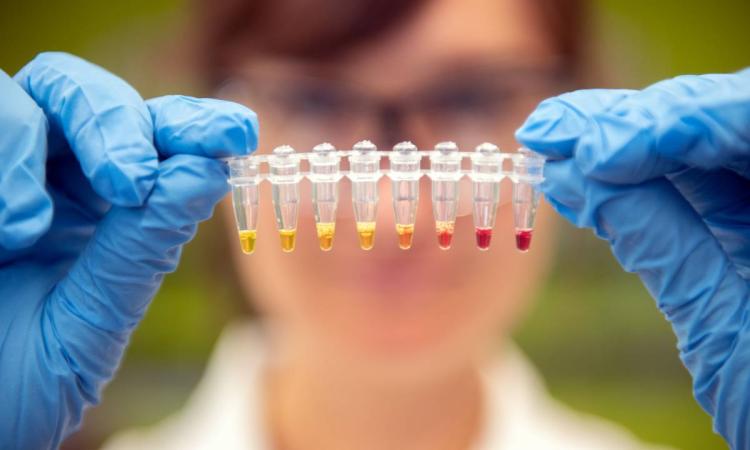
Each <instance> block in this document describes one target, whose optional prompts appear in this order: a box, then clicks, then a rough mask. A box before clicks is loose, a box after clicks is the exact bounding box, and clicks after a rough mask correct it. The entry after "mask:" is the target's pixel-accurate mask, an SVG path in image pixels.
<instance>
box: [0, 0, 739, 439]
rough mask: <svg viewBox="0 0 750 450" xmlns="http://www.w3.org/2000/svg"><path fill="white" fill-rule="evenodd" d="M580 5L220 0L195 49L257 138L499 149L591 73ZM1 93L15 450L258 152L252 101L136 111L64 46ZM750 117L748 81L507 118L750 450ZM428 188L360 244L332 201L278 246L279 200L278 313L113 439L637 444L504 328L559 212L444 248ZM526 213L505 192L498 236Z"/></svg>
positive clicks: (51, 417) (4, 317) (72, 417)
mask: <svg viewBox="0 0 750 450" xmlns="http://www.w3.org/2000/svg"><path fill="white" fill-rule="evenodd" d="M580 13H581V11H580V7H579V6H578V5H577V4H576V3H566V2H559V1H558V2H552V1H549V2H547V1H543V0H537V1H527V0H468V1H459V0H432V1H427V0H425V1H423V2H411V3H408V4H406V5H404V4H402V2H398V1H396V0H393V1H384V0H381V1H377V2H375V1H372V2H370V1H360V2H344V1H334V0H331V1H330V2H307V1H303V0H299V1H292V0H287V1H275V2H270V1H268V2H260V1H259V2H253V3H251V4H249V5H245V4H243V3H241V2H238V3H234V2H233V1H232V2H228V3H223V2H212V3H208V2H206V3H205V8H204V10H203V11H202V12H201V13H200V17H201V18H203V19H204V20H206V21H207V24H206V26H205V27H203V28H202V29H203V30H205V31H208V33H207V36H206V39H205V40H204V43H205V46H204V47H203V57H202V58H200V59H201V60H202V61H203V62H204V65H203V67H205V68H206V71H205V72H204V74H205V78H206V80H208V81H209V83H210V84H211V86H212V87H213V88H215V90H216V93H217V95H221V96H224V97H226V98H230V99H233V100H236V101H240V102H247V103H248V104H251V105H252V106H253V108H255V109H257V111H258V113H259V115H260V117H261V118H262V120H263V123H264V126H263V129H264V133H265V134H264V136H265V137H264V145H263V147H264V148H266V149H267V148H270V147H272V146H274V145H276V144H278V143H282V142H283V143H289V144H292V145H294V146H296V147H298V149H308V148H309V147H310V146H311V145H312V144H316V143H318V142H319V141H321V140H330V141H332V142H333V143H334V144H336V145H337V146H339V147H348V146H349V145H351V144H352V142H354V141H355V140H358V139H361V138H370V139H373V140H374V141H375V142H376V143H378V144H379V145H380V146H381V147H382V148H388V147H390V145H392V144H393V143H395V142H396V141H399V140H402V139H411V140H413V141H414V142H415V143H416V144H418V145H419V146H420V147H421V148H426V147H429V146H431V145H433V144H434V143H435V142H437V141H441V140H446V139H453V140H455V141H457V142H458V143H459V145H461V146H463V147H464V148H466V147H469V148H470V147H471V146H473V145H475V144H476V143H478V142H481V141H491V142H496V143H498V144H500V145H501V146H503V148H505V149H510V148H513V143H512V141H511V139H510V134H511V133H512V131H513V129H515V127H516V126H517V124H518V123H519V122H521V120H522V118H523V117H524V115H525V114H527V113H528V112H529V111H531V110H532V108H533V106H534V104H535V103H536V102H537V101H539V100H540V99H542V98H544V97H546V96H549V95H551V94H553V93H554V92H557V91H560V90H563V89H564V88H567V87H569V86H568V85H567V84H566V83H565V80H566V79H570V78H571V77H572V75H574V73H575V69H576V68H578V67H580V64H581V61H580V60H579V59H578V57H577V56H578V55H579V49H580V42H579V41H578V40H576V39H575V36H576V33H573V32H572V31H574V30H577V29H579V27H578V24H579V21H578V20H576V18H577V17H579V14H580ZM0 94H2V96H1V97H0V98H2V99H3V101H2V102H0V130H2V133H0V154H1V155H3V158H4V161H7V162H6V163H5V164H3V166H1V167H0V187H1V188H2V189H0V204H2V206H3V208H2V210H1V211H0V250H1V251H0V261H1V262H2V264H0V299H2V301H1V302H0V324H2V333H0V379H2V380H3V383H1V384H0V403H2V405H3V408H0V446H2V447H4V448H54V447H56V446H57V445H59V443H60V442H61V441H62V440H63V439H64V438H65V437H67V436H68V435H69V434H70V433H71V432H72V431H73V430H75V428H76V427H77V425H78V424H79V423H80V420H81V417H82V414H83V412H84V410H85V408H86V407H87V406H88V405H91V404H94V403H96V402H97V401H98V398H99V395H100V393H101V390H102V386H103V385H104V384H105V383H106V382H107V381H108V380H109V379H110V378H111V376H112V375H113V373H114V371H115V369H116V367H117V364H118V361H119V359H120V357H121V355H122V352H123V351H124V348H125V347H126V344H127V341H128V337H129V335H130V333H131V332H132V330H133V328H134V327H135V326H136V324H137V323H138V321H139V320H140V319H141V318H142V316H143V314H144V312H145V310H146V308H147V306H148V303H149V301H150V300H151V298H153V296H154V294H155V293H156V291H157V289H158V287H159V285H160V283H161V280H162V278H163V276H164V274H165V273H168V272H170V271H172V270H174V269H175V267H176V264H177V261H178V259H179V254H180V249H181V246H182V245H183V244H184V243H185V242H187V241H189V240H190V239H191V238H192V236H193V235H194V233H195V230H196V224H197V223H198V222H200V221H202V220H205V219H206V218H208V217H210V216H211V214H212V212H213V206H214V204H215V203H216V202H217V201H218V200H219V199H220V198H221V197H222V196H224V195H225V193H226V190H227V187H226V183H225V172H224V166H223V165H222V163H221V162H220V161H218V158H221V157H226V156H236V155H244V154H246V153H247V152H248V150H252V149H254V148H255V147H256V145H257V138H258V134H257V129H258V124H257V120H256V117H255V115H254V113H253V112H252V111H250V110H248V109H247V108H245V107H242V106H240V105H239V104H237V103H232V102H226V101H218V100H212V99H195V98H188V97H181V96H166V97H160V98H156V99H150V100H147V101H144V100H143V99H142V98H141V97H140V96H139V95H138V93H137V92H135V90H133V89H132V88H131V87H130V86H128V85H127V83H125V82H124V81H123V80H121V79H119V78H117V77H116V76H114V75H113V74H111V73H108V72H106V71H105V70H103V69H102V68H100V67H97V66H95V65H93V64H91V63H88V62H86V61H83V60H81V59H80V58H76V57H73V56H71V55H66V54H57V53H47V54H41V55H39V56H38V57H37V58H35V59H34V60H33V61H32V62H31V63H29V64H28V65H27V66H25V67H24V68H23V69H22V70H21V71H20V72H19V73H18V74H16V75H15V77H13V78H10V77H9V76H7V75H6V74H5V73H4V72H2V71H0ZM748 123H750V71H745V72H740V73H737V74H732V75H715V76H702V77H681V78H676V79H673V80H668V81H665V82H663V83H658V84H656V85H654V86H651V87H649V88H647V89H644V90H643V91H623V90H619V91H615V90H593V91H577V92H573V93H569V94H563V95H561V96H559V97H556V98H552V99H549V100H546V101H544V102H542V103H541V104H540V105H539V107H538V108H537V109H536V110H534V112H533V113H532V114H531V116H530V117H529V118H528V119H527V120H526V122H525V123H524V125H523V126H522V128H521V129H519V131H517V132H516V137H517V138H518V139H519V140H520V141H521V142H522V143H524V144H525V145H527V146H529V147H531V148H532V149H533V150H536V151H538V152H541V153H543V154H544V155H545V156H547V157H548V158H549V159H548V162H547V166H546V169H545V177H546V180H545V183H544V184H543V185H542V188H543V189H544V191H545V194H546V197H547V199H548V200H549V202H550V203H551V204H552V205H553V207H554V208H555V209H556V210H557V211H558V212H560V213H561V214H562V215H563V216H565V217H566V218H567V219H569V220H571V221H572V222H574V223H575V224H577V225H578V226H585V227H590V228H593V229H594V230H595V231H596V233H597V234H598V235H599V236H601V237H602V238H604V239H606V240H608V242H609V244H610V246H611V247H612V251H613V253H614V254H615V256H616V257H617V259H618V261H620V263H621V264H622V265H623V267H624V268H625V269H626V270H630V271H634V272H637V273H638V274H639V275H640V277H641V279H642V281H643V282H644V284H645V285H646V286H647V288H648V289H649V290H650V292H652V294H653V295H654V297H655V298H656V300H657V305H658V307H659V308H660V310H661V311H663V312H664V314H665V316H666V318H667V319H668V320H669V321H670V322H671V323H672V325H673V327H674V329H675V332H676V335H677V339H678V345H679V349H680V355H681V357H682V359H683V361H684V363H685V365H686V366H687V368H688V370H689V371H690V372H691V375H692V376H693V379H694V393H695V396H696V398H697V400H698V401H699V403H700V404H701V406H702V407H703V408H704V409H706V411H707V412H708V413H709V414H711V415H712V417H713V419H714V427H715V429H716V430H717V432H719V433H721V434H722V436H723V437H724V438H726V439H727V441H728V442H729V444H730V445H731V446H732V447H733V448H750V434H748V432H747V430H748V429H750V428H748V426H747V417H748V411H750V402H748V399H749V398H750V396H748V395H747V389H748V385H749V384H748V381H747V380H748V374H747V367H750V345H745V343H746V341H747V340H748V336H750V328H749V327H748V326H747V320H746V319H747V317H748V314H750V313H749V312H748V308H749V306H748V302H747V301H746V300H747V298H750V285H748V283H747V281H746V279H747V274H748V273H750V257H748V255H747V249H748V248H750V244H749V243H750V236H748V234H747V232H746V230H748V229H750V227H748V225H747V224H748V223H749V222H750V217H748V216H749V215H748V213H747V211H748V208H747V200H746V199H747V192H749V191H750V190H749V189H750V186H748V184H750V182H749V181H748V180H747V177H748V173H750V172H748V170H747V167H748V164H747V156H746V155H748V154H750V138H749V137H748V136H747V129H748V127H747V124H748ZM423 187H424V188H425V189H423V191H422V192H423V195H422V203H421V204H420V209H419V218H418V224H417V230H418V231H417V238H416V239H417V240H416V242H415V244H414V248H413V249H412V250H410V251H408V252H403V251H401V250H399V249H398V248H397V247H396V242H395V237H392V238H391V242H388V240H389V239H388V238H389V236H388V233H387V230H388V228H390V226H389V224H390V223H391V222H390V220H389V218H388V217H387V216H388V213H387V211H388V208H387V207H385V206H384V205H383V206H381V208H380V213H381V217H380V218H379V223H380V225H379V229H380V230H383V229H385V230H386V233H383V232H382V231H378V233H379V234H378V236H379V237H378V238H377V239H376V240H377V242H378V243H377V244H376V247H375V249H374V250H372V251H370V252H367V253H365V252H362V251H361V250H360V249H358V248H356V245H355V236H354V232H353V228H354V226H353V223H352V220H351V212H350V211H349V206H348V205H347V202H345V201H343V200H342V202H341V203H342V204H341V209H342V211H341V214H340V216H341V220H339V222H338V224H339V225H338V230H339V231H338V234H339V236H338V237H337V238H336V243H335V244H334V246H335V249H334V251H333V252H330V253H321V252H320V251H319V250H318V249H317V248H316V245H315V240H314V239H313V238H312V236H311V234H312V229H313V227H312V225H313V224H312V223H311V222H312V221H311V214H310V212H309V211H306V212H303V214H302V217H301V223H300V227H299V229H300V232H303V231H304V230H310V231H308V234H307V238H301V239H300V242H299V246H298V248H297V250H296V251H295V253H293V254H283V253H282V252H281V251H280V250H279V249H278V248H277V244H276V243H275V242H274V241H275V239H274V238H273V236H272V233H271V231H270V230H272V229H273V223H272V221H271V217H272V214H271V211H270V210H269V208H268V202H267V201H266V202H265V203H264V204H265V205H266V206H264V208H265V209H263V210H262V211H261V216H262V218H263V219H262V220H263V221H264V222H263V223H262V224H261V226H260V230H261V232H265V233H266V236H265V237H263V236H262V237H261V238H260V239H259V242H258V245H257V250H256V254H254V255H253V256H251V257H245V256H243V255H241V254H240V253H239V250H237V251H236V254H235V259H236V265H237V268H238V273H239V275H240V277H241V278H242V281H243V284H244V287H245V291H246V294H247V296H248V298H253V299H254V302H255V305H256V306H257V307H258V309H259V310H260V311H261V312H262V316H263V317H264V320H263V322H264V326H263V327H261V326H257V325H252V324H238V325H236V326H234V327H230V329H228V331H227V332H226V334H225V336H224V338H223V339H222V342H221V343H220V344H219V347H218V350H217V352H216V355H215V357H214V358H213V361H212V363H211V366H210V367H209V369H208V371H207V375H206V378H205V380H204V381H203V382H202V383H201V385H200V386H199V387H198V390H197V391H196V394H195V395H194V396H193V397H192V399H191V401H190V403H189V404H188V407H187V409H186V410H185V411H184V412H182V413H181V414H178V415H176V416H174V417H173V418H171V419H168V420H167V421H166V422H165V423H163V424H161V425H158V426H157V427H155V428H154V429H152V430H149V431H142V432H139V431H135V432H132V433H126V434H123V435H122V436H120V437H116V438H115V439H114V440H113V441H112V442H111V443H110V444H109V445H108V447H109V448H114V449H117V448H128V449H129V448H261V449H262V448H284V449H307V448H325V449H332V450H336V449H351V448H357V449H370V448H372V449H382V448H388V449H394V448H395V449H399V448H409V449H421V448H425V449H442V448H445V449H465V448H480V449H501V448H523V449H529V448H576V449H581V448H597V449H599V448H607V449H616V448H642V447H643V445H641V444H639V443H638V442H636V441H635V440H634V439H633V438H632V437H631V436H630V435H628V434H627V433H625V432H623V431H622V430H620V429H618V428H617V427H614V426H612V425H609V424H606V423H603V422H602V421H600V420H597V419H593V418H587V417H582V416H580V415H578V414H575V413H573V412H571V411H570V410H568V409H566V408H564V407H562V406H561V405H559V404H557V403H555V402H554V401H552V400H551V399H550V398H549V397H548V396H547V395H546V394H545V393H544V391H543V389H542V388H541V387H540V383H539V382H538V380H537V378H536V376H535V375H534V372H533V369H531V368H530V366H529V364H528V363H526V362H525V360H524V359H523V357H522V356H521V355H520V354H519V352H518V351H517V350H515V349H514V348H513V346H512V344H511V343H510V342H509V341H508V339H507V335H508V332H509V331H510V329H511V328H512V326H513V324H514V323H516V321H517V320H518V319H519V318H520V316H521V314H522V313H523V310H524V306H525V303H526V299H527V298H528V297H529V296H530V295H531V294H532V288H533V286H535V285H536V284H538V282H539V281H540V279H541V277H542V276H543V275H544V271H545V267H546V265H547V263H548V260H549V249H550V244H551V240H552V236H551V235H552V230H551V220H552V219H551V217H550V214H549V212H548V211H546V210H542V211H540V213H539V218H538V224H537V231H538V232H537V238H535V241H534V243H533V248H532V252H531V253H529V254H528V255H519V254H517V253H515V250H514V249H513V245H512V243H511V242H510V240H509V239H506V240H503V239H498V238H496V239H495V240H494V242H493V244H492V248H491V250H490V251H489V252H485V253H479V252H477V251H476V250H475V249H474V248H472V247H473V245H472V242H471V239H470V237H469V236H470V234H471V233H467V232H466V231H468V229H469V228H470V224H469V219H468V218H467V217H465V216H464V217H463V218H462V219H460V220H459V223H458V224H457V227H458V232H457V236H456V242H455V243H454V248H452V249H451V250H450V251H448V252H442V251H440V250H438V249H437V246H436V243H435V242H434V236H432V232H431V230H430V222H431V220H430V217H429V216H430V205H429V202H427V200H426V197H427V196H426V195H424V192H427V189H426V188H427V186H423ZM383 189H384V187H383ZM383 194H385V195H383V197H384V198H387V192H384V193H383ZM263 196H264V199H266V200H267V199H268V198H269V195H268V193H267V192H265V193H264V194H263ZM342 198H343V199H348V193H342ZM228 209H229V208H225V211H224V214H225V216H227V219H229V220H228V221H227V222H231V218H230V213H229V212H228ZM383 215H385V216H386V217H382V216H383ZM510 226H511V224H510V217H509V212H508V206H507V201H505V202H504V204H503V205H502V206H501V207H500V209H499V216H498V221H497V224H496V229H497V230H498V236H502V233H503V230H510ZM664 230H668V231H669V232H667V233H665V232H664ZM229 231H231V230H230V229H229V228H228V232H229ZM498 333H499V334H500V335H501V336H503V337H506V338H505V339H503V340H502V345H500V348H499V349H495V350H493V349H492V347H493V346H494V345H493V344H496V343H497V342H498V341H497V339H496V334H498Z"/></svg>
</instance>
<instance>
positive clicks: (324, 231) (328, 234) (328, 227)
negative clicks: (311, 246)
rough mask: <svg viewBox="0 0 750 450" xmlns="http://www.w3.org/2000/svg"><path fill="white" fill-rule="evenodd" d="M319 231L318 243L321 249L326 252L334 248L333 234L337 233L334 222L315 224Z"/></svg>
mask: <svg viewBox="0 0 750 450" xmlns="http://www.w3.org/2000/svg"><path fill="white" fill-rule="evenodd" d="M315 228H316V229H317V230H318V242H319V243H320V249H321V250H323V251H324V252H327V251H329V250H330V249H331V248H333V234H334V233H335V232H336V224H335V223H333V222H324V223H317V224H315Z"/></svg>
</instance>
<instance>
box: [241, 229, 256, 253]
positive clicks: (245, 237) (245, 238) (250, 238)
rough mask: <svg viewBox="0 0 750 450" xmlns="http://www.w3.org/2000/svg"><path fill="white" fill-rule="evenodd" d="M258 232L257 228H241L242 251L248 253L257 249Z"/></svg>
mask: <svg viewBox="0 0 750 450" xmlns="http://www.w3.org/2000/svg"><path fill="white" fill-rule="evenodd" d="M256 236H257V233H256V232H255V230H241V231H240V247H241V248H242V252H243V253H245V254H246V255H249V254H251V253H252V252H254V251H255V238H256Z"/></svg>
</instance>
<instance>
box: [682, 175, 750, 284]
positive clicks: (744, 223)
mask: <svg viewBox="0 0 750 450" xmlns="http://www.w3.org/2000/svg"><path fill="white" fill-rule="evenodd" d="M668 179H669V180H670V181H671V182H672V184H674V185H675V187H676V188H677V190H678V191H680V194H682V196H683V197H685V198H686V199H687V200H688V202H689V203H690V205H691V206H692V207H693V209H695V210H696V212H698V214H699V215H700V216H701V217H702V218H703V221H704V222H705V223H706V225H707V226H708V228H709V229H710V230H711V233H712V234H713V235H714V236H716V238H717V240H718V241H719V243H720V244H721V247H722V248H723V249H724V251H725V252H726V253H727V255H729V257H730V259H731V260H732V261H734V263H735V267H736V269H737V271H738V272H739V273H740V275H741V276H742V277H744V278H745V279H750V228H749V227H748V225H750V180H748V179H747V178H745V177H743V176H741V175H738V174H737V173H735V172H734V171H732V170H727V169H719V170H703V169H698V168H689V169H685V170H682V171H680V172H677V173H675V174H672V175H670V176H669V177H668Z"/></svg>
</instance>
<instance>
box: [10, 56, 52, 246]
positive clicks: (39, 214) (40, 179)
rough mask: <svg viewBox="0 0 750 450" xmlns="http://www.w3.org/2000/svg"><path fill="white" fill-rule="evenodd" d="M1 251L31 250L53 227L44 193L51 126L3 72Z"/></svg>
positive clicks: (50, 210)
mask: <svg viewBox="0 0 750 450" xmlns="http://www.w3.org/2000/svg"><path fill="white" fill-rule="evenodd" d="M0 97H2V101H0V161H2V165H0V247H2V248H5V249H8V250H17V249H20V248H24V247H29V246H31V245H32V244H33V243H34V242H36V240H37V239H38V238H39V237H40V236H41V235H42V234H44V233H45V232H46V231H47V229H48V228H49V226H50V223H51V221H52V200H51V199H50V197H49V195H48V194H47V191H46V190H45V188H44V161H45V158H46V148H47V120H46V119H45V118H44V114H43V113H42V110H41V109H39V107H38V106H37V105H36V104H35V103H34V101H33V100H31V98H29V96H28V95H26V93H25V92H23V90H22V89H21V88H20V87H19V86H18V84H17V83H16V82H15V81H13V80H12V79H11V78H10V77H8V75H7V74H6V73H5V72H3V71H1V70H0Z"/></svg>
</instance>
